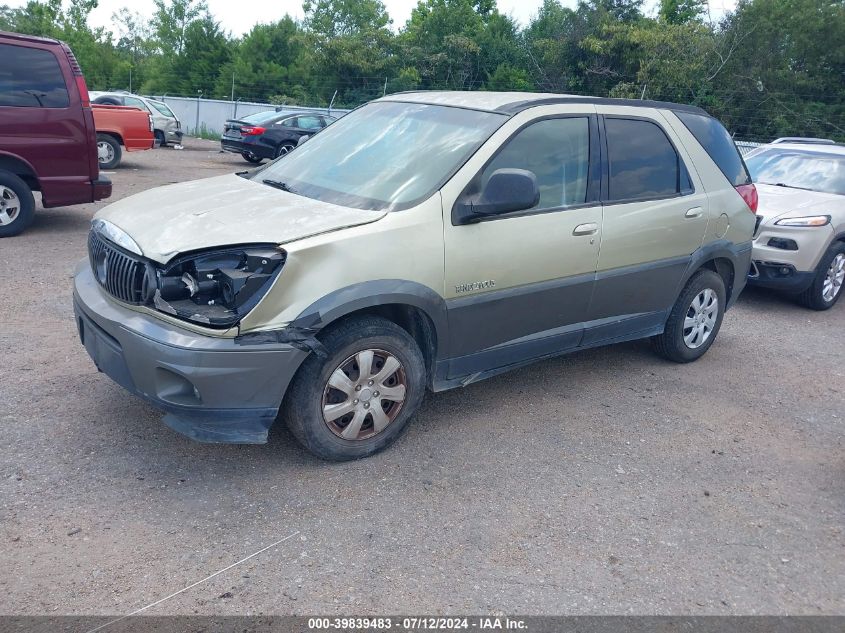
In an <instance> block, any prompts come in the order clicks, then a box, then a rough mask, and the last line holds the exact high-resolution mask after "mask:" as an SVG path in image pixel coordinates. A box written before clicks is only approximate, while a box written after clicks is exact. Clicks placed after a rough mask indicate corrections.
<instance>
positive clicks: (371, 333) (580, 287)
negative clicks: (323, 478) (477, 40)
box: [74, 92, 756, 460]
mask: <svg viewBox="0 0 845 633" xmlns="http://www.w3.org/2000/svg"><path fill="white" fill-rule="evenodd" d="M755 205H756V197H755V189H754V185H753V184H751V180H750V178H749V176H748V173H747V171H746V169H745V165H744V164H743V162H742V159H741V157H740V155H739V152H738V151H737V149H736V146H735V145H734V144H733V141H732V140H731V138H730V136H729V135H728V133H727V132H726V131H725V129H724V128H723V127H722V125H721V124H720V123H719V122H718V121H716V120H715V119H713V118H711V117H709V116H708V115H707V114H706V113H705V112H704V111H703V110H700V109H698V108H692V107H687V106H681V105H675V104H669V103H660V102H649V101H633V100H631V101H629V100H616V99H596V98H585V97H569V96H556V95H532V94H525V93H495V92H474V93H467V92H459V93H449V92H432V93H424V92H420V93H410V94H400V95H392V96H389V97H385V98H382V99H379V100H377V101H374V102H371V103H369V104H367V105H365V106H363V107H361V108H358V109H357V110H354V111H353V112H352V113H350V114H348V115H346V116H345V117H343V118H342V119H340V120H338V121H337V123H335V124H333V125H331V126H329V127H327V128H326V129H325V130H323V131H322V132H321V133H320V134H317V135H315V136H314V137H313V138H312V139H311V140H309V141H308V142H307V143H305V144H303V145H302V146H301V147H299V148H298V149H297V151H295V152H292V153H291V154H289V155H288V156H287V157H286V158H285V159H284V160H279V161H274V162H272V163H269V164H268V165H265V166H263V167H259V168H258V169H255V170H251V171H245V172H241V173H240V174H231V175H226V176H221V177H217V178H210V179H207V180H202V181H197V182H188V183H182V184H176V185H170V186H167V187H162V188H160V189H153V190H150V191H147V192H144V193H140V194H137V195H135V196H132V197H129V198H125V199H123V200H121V201H119V202H116V203H114V204H112V205H110V206H109V207H107V208H105V209H103V210H101V211H100V212H99V213H98V214H97V216H96V218H95V220H94V224H93V226H92V230H91V233H90V236H89V261H88V262H87V263H85V264H83V265H81V266H80V268H79V269H78V272H77V274H76V277H75V291H74V304H75V308H74V309H75V313H76V317H77V324H78V328H79V331H80V335H81V338H82V341H83V342H84V345H85V347H86V349H87V350H88V353H89V354H90V356H91V357H92V358H93V359H94V362H95V364H96V365H97V367H99V368H100V369H101V370H102V371H104V372H105V373H106V374H108V375H109V376H111V377H112V378H113V379H114V380H115V381H116V382H117V383H119V384H120V385H122V386H123V387H125V388H126V389H128V390H129V391H130V392H132V393H135V394H138V395H140V396H141V397H142V398H144V399H146V400H147V401H149V402H151V403H153V404H154V405H156V406H158V407H159V408H161V409H164V410H165V411H167V412H168V414H169V415H167V416H166V417H165V422H166V423H167V424H168V425H170V426H171V427H172V428H174V429H176V430H178V431H180V432H182V433H185V434H186V435H188V436H190V437H192V438H194V439H197V440H203V441H213V442H256V443H257V442H264V441H266V439H267V432H268V429H269V427H270V425H271V424H272V423H273V421H274V420H275V419H276V417H277V414H279V412H280V408H281V413H282V416H283V417H284V419H286V420H287V424H288V425H289V427H290V429H291V431H292V432H293V434H294V435H295V436H296V437H297V438H298V439H299V441H301V442H302V443H303V444H304V445H305V446H306V447H308V448H309V449H310V450H311V451H313V452H314V453H315V454H317V455H319V456H321V457H324V458H327V459H338V460H340V459H355V458H360V457H364V456H366V455H369V454H371V453H373V452H374V451H377V450H379V449H381V448H383V447H384V446H386V445H388V444H389V443H391V442H392V441H393V440H395V439H396V437H397V436H398V435H399V433H400V432H401V431H402V429H403V428H404V427H405V426H406V424H407V423H408V421H409V420H410V419H411V416H413V415H414V413H415V412H416V410H417V407H418V406H419V404H420V402H421V400H422V397H423V392H424V391H425V389H426V388H428V389H430V390H432V391H442V390H444V389H450V388H454V387H462V386H465V385H468V384H470V383H473V382H475V381H477V380H481V379H483V378H487V377H489V376H493V375H496V374H498V373H500V372H503V371H507V370H509V369H513V368H515V367H519V366H521V365H524V364H526V363H528V362H531V361H534V360H537V359H540V358H547V357H551V356H555V355H558V354H563V353H567V352H573V351H576V350H580V349H585V348H590V347H595V346H598V345H605V344H609V343H616V342H619V341H626V340H632V339H638V338H643V337H652V338H653V340H654V344H655V348H656V350H657V352H658V353H659V354H661V355H662V356H664V357H666V358H668V359H670V360H672V361H676V362H679V363H686V362H690V361H694V360H696V359H698V358H700V357H701V356H702V355H703V354H704V353H705V352H706V351H707V350H708V349H709V348H710V346H711V345H712V344H713V342H714V340H715V339H716V336H717V334H718V332H719V328H720V327H721V324H722V317H723V315H724V313H725V310H726V309H728V308H729V307H730V306H731V305H732V304H733V303H734V301H736V298H737V296H738V295H739V293H740V292H741V291H742V289H743V287H744V286H745V283H746V278H747V274H748V267H749V264H750V261H751V237H752V233H753V231H754V224H755V215H754V207H755ZM491 415H493V412H491ZM493 423H495V422H493Z"/></svg>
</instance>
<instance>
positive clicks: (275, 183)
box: [261, 178, 296, 193]
mask: <svg viewBox="0 0 845 633" xmlns="http://www.w3.org/2000/svg"><path fill="white" fill-rule="evenodd" d="M261 182H263V183H264V184H265V185H269V186H270V187H275V188H276V189H281V190H282V191H287V192H288V193H296V191H294V190H293V189H291V188H290V187H288V185H287V183H285V182H282V181H280V180H270V179H269V178H265V179H264V180H262V181H261Z"/></svg>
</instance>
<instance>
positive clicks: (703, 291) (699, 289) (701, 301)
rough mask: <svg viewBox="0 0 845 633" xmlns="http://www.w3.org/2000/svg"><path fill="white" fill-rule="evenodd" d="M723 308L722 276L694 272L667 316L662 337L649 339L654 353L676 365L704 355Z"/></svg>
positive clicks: (723, 284) (716, 329)
mask: <svg viewBox="0 0 845 633" xmlns="http://www.w3.org/2000/svg"><path fill="white" fill-rule="evenodd" d="M725 305H726V304H725V282H724V281H723V280H722V277H721V276H719V275H717V274H716V273H714V272H713V271H712V270H706V269H705V270H700V271H698V272H697V273H695V274H694V275H693V276H692V277H691V278H690V280H689V281H688V282H687V285H686V286H684V289H683V291H682V292H681V295H680V296H679V297H678V300H677V301H676V302H675V306H674V307H673V308H672V312H670V313H669V318H668V319H667V321H666V328H665V329H664V330H663V334H660V335H659V336H655V337H654V338H653V339H652V341H653V343H654V347H655V349H656V350H657V353H658V354H660V355H661V356H663V357H664V358H667V359H669V360H672V361H675V362H676V363H690V362H692V361H694V360H698V359H699V358H701V357H702V356H704V354H705V353H706V352H707V350H708V349H710V346H711V345H712V344H713V341H714V340H716V335H717V334H718V333H719V328H721V327H722V317H723V316H724V314H725Z"/></svg>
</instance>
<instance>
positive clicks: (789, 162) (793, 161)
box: [745, 148, 845, 195]
mask: <svg viewBox="0 0 845 633" xmlns="http://www.w3.org/2000/svg"><path fill="white" fill-rule="evenodd" d="M745 163H746V165H748V169H749V171H751V176H752V177H753V178H754V182H759V183H762V184H764V185H785V186H787V187H795V188H796V189H810V190H811V191H822V192H824V193H836V194H839V195H845V156H839V155H836V154H823V153H821V152H802V151H801V150H795V149H775V148H772V149H765V150H762V151H761V152H759V153H756V154H754V155H752V156H749V157H748V158H747V159H746V161H745Z"/></svg>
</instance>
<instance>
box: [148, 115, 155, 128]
mask: <svg viewBox="0 0 845 633" xmlns="http://www.w3.org/2000/svg"><path fill="white" fill-rule="evenodd" d="M147 118H148V119H149V120H150V132H153V131H155V126H154V125H153V115H152V114H148V115H147Z"/></svg>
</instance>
